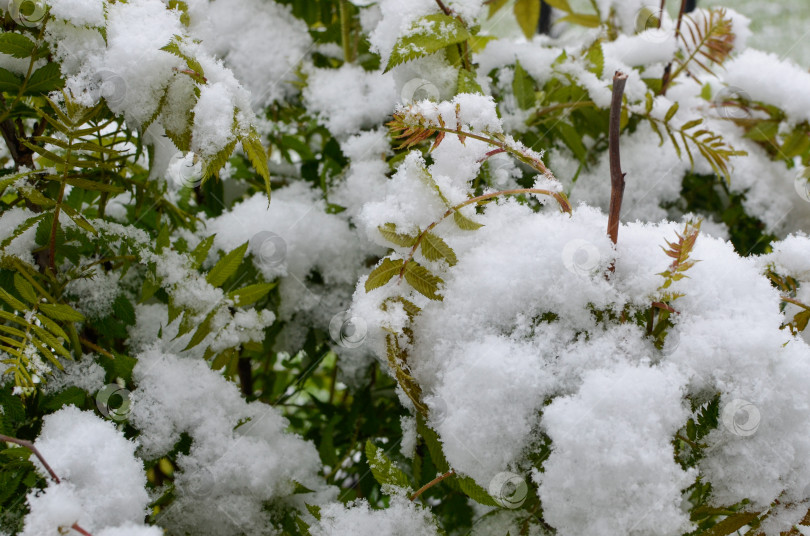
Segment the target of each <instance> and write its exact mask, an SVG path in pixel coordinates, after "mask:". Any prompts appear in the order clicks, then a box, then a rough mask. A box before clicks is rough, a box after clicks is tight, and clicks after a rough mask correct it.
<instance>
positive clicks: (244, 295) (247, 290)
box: [228, 281, 278, 307]
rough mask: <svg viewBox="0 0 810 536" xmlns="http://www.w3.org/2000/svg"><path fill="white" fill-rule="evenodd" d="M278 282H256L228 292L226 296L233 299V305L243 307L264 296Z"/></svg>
mask: <svg viewBox="0 0 810 536" xmlns="http://www.w3.org/2000/svg"><path fill="white" fill-rule="evenodd" d="M277 284H278V283H277V282H275V281H274V282H272V283H256V284H255V285H248V286H246V287H243V288H240V289H237V290H234V291H232V292H229V293H228V298H229V299H231V300H233V302H234V305H236V306H238V307H244V306H245V305H250V304H251V303H255V302H257V301H259V300H261V299H262V298H264V297H265V296H266V295H267V293H268V292H270V291H271V290H272V289H273V288H274V287H275V286H276V285H277Z"/></svg>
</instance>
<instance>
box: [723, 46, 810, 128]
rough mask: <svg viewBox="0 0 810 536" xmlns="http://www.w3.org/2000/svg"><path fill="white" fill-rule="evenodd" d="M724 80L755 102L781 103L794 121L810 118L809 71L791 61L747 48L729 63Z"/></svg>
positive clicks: (780, 106) (777, 104)
mask: <svg viewBox="0 0 810 536" xmlns="http://www.w3.org/2000/svg"><path fill="white" fill-rule="evenodd" d="M723 80H724V81H725V82H726V83H727V84H728V85H729V86H732V87H734V88H738V89H740V90H742V91H744V92H745V93H746V94H747V95H749V96H750V98H751V99H753V100H755V101H761V102H764V103H766V104H772V105H774V106H778V107H779V108H781V109H783V110H784V111H785V113H787V115H788V116H789V117H790V119H791V120H792V121H793V122H795V123H801V122H802V121H810V98H808V97H807V94H806V92H805V91H804V90H803V88H806V87H808V85H810V73H808V72H807V71H806V70H804V69H802V68H801V67H799V66H798V65H796V64H795V63H793V62H792V61H791V60H784V59H780V58H779V56H777V55H776V54H773V53H767V52H762V51H759V50H755V49H748V50H746V51H744V52H743V53H742V54H740V55H739V56H737V57H736V58H734V59H733V60H732V61H730V62H728V63H727V64H726V72H725V73H724V75H723ZM777 80H778V83H775V81H777Z"/></svg>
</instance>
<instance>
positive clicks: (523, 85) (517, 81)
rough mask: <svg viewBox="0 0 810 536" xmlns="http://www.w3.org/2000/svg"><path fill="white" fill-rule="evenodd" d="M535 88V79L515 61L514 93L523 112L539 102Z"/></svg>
mask: <svg viewBox="0 0 810 536" xmlns="http://www.w3.org/2000/svg"><path fill="white" fill-rule="evenodd" d="M534 87H535V83H534V79H533V78H532V77H531V76H530V75H529V73H527V72H526V69H524V68H523V66H522V65H521V64H520V62H519V61H515V77H514V78H513V79H512V91H513V92H514V94H515V99H516V100H517V105H518V107H519V108H520V109H521V110H528V109H529V108H532V107H533V106H534V105H535V103H536V102H537V95H536V94H535V91H534Z"/></svg>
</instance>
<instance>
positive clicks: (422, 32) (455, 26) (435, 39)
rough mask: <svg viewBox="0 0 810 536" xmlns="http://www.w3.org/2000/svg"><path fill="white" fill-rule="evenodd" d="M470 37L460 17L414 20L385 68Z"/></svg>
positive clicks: (431, 52)
mask: <svg viewBox="0 0 810 536" xmlns="http://www.w3.org/2000/svg"><path fill="white" fill-rule="evenodd" d="M535 1H536V0H535ZM538 9H539V7H538ZM470 37H472V35H471V34H470V32H469V31H468V30H467V28H465V27H464V24H462V23H461V21H459V20H458V19H456V18H454V17H451V16H449V15H444V14H442V13H434V14H433V15H427V16H425V17H422V18H420V19H418V20H416V21H414V23H413V24H412V25H411V27H410V29H409V30H408V31H407V32H406V33H405V36H404V37H400V38H399V39H398V40H397V42H396V44H395V45H394V49H393V50H392V51H391V58H390V59H389V60H388V65H387V66H386V68H385V70H386V71H390V70H391V69H393V68H394V67H396V66H397V65H399V64H401V63H405V62H406V61H410V60H415V59H416V58H422V57H424V56H429V55H430V54H433V53H434V52H438V51H439V50H441V49H443V48H445V47H448V46H450V45H454V44H456V43H461V42H462V41H466V40H467V39H469V38H470Z"/></svg>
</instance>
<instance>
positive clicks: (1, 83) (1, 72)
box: [0, 67, 22, 94]
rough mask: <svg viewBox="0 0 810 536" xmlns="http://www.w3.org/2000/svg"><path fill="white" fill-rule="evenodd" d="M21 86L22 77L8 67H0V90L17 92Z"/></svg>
mask: <svg viewBox="0 0 810 536" xmlns="http://www.w3.org/2000/svg"><path fill="white" fill-rule="evenodd" d="M20 86H22V79H21V78H20V77H19V76H17V75H16V74H14V73H12V72H11V71H9V70H8V69H3V68H2V67H0V91H5V92H6V93H15V94H16V93H17V92H18V91H20Z"/></svg>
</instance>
